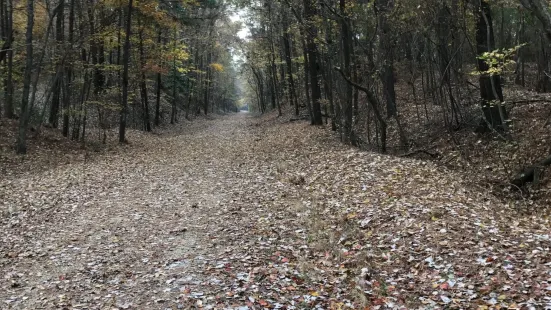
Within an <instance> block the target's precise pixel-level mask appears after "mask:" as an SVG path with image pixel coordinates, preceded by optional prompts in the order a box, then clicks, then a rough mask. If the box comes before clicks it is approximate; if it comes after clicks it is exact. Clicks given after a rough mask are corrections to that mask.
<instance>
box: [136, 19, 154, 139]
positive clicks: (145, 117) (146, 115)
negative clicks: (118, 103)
mask: <svg viewBox="0 0 551 310" xmlns="http://www.w3.org/2000/svg"><path fill="white" fill-rule="evenodd" d="M138 21H140V19H138ZM140 26H141V25H140ZM139 37H140V71H141V74H140V77H141V80H140V90H141V96H142V104H143V123H144V130H145V131H148V132H149V131H151V122H150V121H149V98H147V80H146V77H145V65H146V63H145V51H144V47H143V29H141V28H140V32H139Z"/></svg>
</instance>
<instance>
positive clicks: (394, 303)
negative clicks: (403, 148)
mask: <svg viewBox="0 0 551 310" xmlns="http://www.w3.org/2000/svg"><path fill="white" fill-rule="evenodd" d="M260 123H261V121H260V120H258V119H254V118H252V117H250V116H249V115H247V114H240V115H234V116H228V117H224V118H221V119H218V120H216V121H202V122H198V123H197V124H193V125H191V126H188V127H186V128H185V130H183V131H181V133H175V134H172V135H165V136H153V135H152V136H148V137H147V139H146V141H145V142H144V143H141V144H140V145H135V146H132V147H129V148H128V149H127V150H126V151H124V152H123V153H122V154H116V155H109V156H105V157H101V158H98V159H96V160H94V161H92V162H87V163H83V162H79V163H73V164H70V165H66V166H63V167H61V168H57V169H55V170H48V171H45V172H41V173H37V174H29V175H20V176H18V177H13V178H10V179H7V180H2V181H1V183H0V210H1V211H2V218H1V221H0V224H1V226H0V227H1V230H2V232H3V233H2V235H1V236H0V242H1V243H0V251H1V255H0V274H1V275H2V277H3V280H2V282H0V305H1V306H0V308H2V309H5V308H7V309H191V308H207V309H209V308H210V309H262V308H276V309H314V308H316V307H319V308H324V309H328V308H331V307H332V308H333V309H340V308H346V307H349V308H356V309H359V308H360V307H364V306H367V305H374V306H385V307H387V308H391V309H392V308H399V306H400V305H402V306H403V305H406V306H408V307H409V306H411V307H413V306H414V305H415V307H420V306H423V307H433V308H439V307H451V306H452V305H455V306H456V307H459V306H460V305H485V306H488V307H492V306H495V305H505V304H506V306H511V305H513V306H514V305H520V306H530V305H541V306H543V305H545V304H546V300H547V301H549V300H548V298H549V295H548V293H549V291H550V290H551V283H549V282H548V281H551V279H550V278H551V270H550V268H549V263H550V262H551V260H550V257H549V245H550V239H549V225H548V222H547V220H546V219H543V218H537V217H528V216H525V217H520V216H518V214H517V213H515V211H513V210H509V209H507V208H508V207H507V206H503V205H501V204H499V203H498V202H496V201H495V200H494V199H492V198H491V197H488V196H486V195H485V194H484V193H481V192H477V191H476V190H473V189H472V188H469V187H468V186H465V185H464V184H462V183H461V180H460V177H458V176H456V175H454V174H452V173H449V172H445V171H439V170H438V169H437V168H436V167H434V166H432V165H431V164H427V163H421V162H414V161H404V160H401V159H393V158H390V157H385V156H379V155H376V154H365V153H359V152H357V151H355V150H351V149H347V148H344V147H342V146H341V145H340V144H339V143H338V142H337V141H336V140H335V139H334V138H332V137H330V136H328V135H327V133H326V131H324V130H320V129H316V128H313V127H309V126H308V125H306V124H301V123H287V124H279V123H278V121H276V120H272V121H268V122H266V120H264V121H263V123H262V125H260ZM499 210H505V211H506V212H501V213H500V212H499ZM466 247H467V248H468V249H469V251H465V250H464V249H465V248H466ZM520 306H519V307H520Z"/></svg>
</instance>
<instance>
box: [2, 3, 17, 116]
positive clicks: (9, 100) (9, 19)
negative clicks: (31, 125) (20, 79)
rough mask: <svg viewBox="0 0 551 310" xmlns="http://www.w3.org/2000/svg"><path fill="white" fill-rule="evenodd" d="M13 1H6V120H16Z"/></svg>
mask: <svg viewBox="0 0 551 310" xmlns="http://www.w3.org/2000/svg"><path fill="white" fill-rule="evenodd" d="M12 1H13V0H7V1H6V4H5V6H6V13H5V16H6V17H5V20H6V25H5V30H6V34H5V35H6V40H5V43H4V44H5V45H6V47H7V48H8V50H7V51H6V56H7V71H8V72H7V75H6V79H5V80H4V91H5V103H4V116H5V117H6V118H14V117H15V115H14V113H13V92H14V87H13V49H12V48H11V43H12V42H13V2H12ZM0 62H1V61H0Z"/></svg>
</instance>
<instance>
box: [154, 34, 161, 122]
mask: <svg viewBox="0 0 551 310" xmlns="http://www.w3.org/2000/svg"><path fill="white" fill-rule="evenodd" d="M157 45H158V46H159V47H160V46H161V29H160V28H159V34H158V36H157ZM161 82H162V80H161V72H157V83H156V85H155V88H156V89H155V126H159V125H160V124H161Z"/></svg>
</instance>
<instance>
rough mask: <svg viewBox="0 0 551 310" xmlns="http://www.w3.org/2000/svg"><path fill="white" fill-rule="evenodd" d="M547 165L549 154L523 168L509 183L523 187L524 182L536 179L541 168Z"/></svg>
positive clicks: (549, 162) (549, 160) (549, 161)
mask: <svg viewBox="0 0 551 310" xmlns="http://www.w3.org/2000/svg"><path fill="white" fill-rule="evenodd" d="M549 165H551V156H549V157H547V158H546V159H544V160H542V161H541V162H539V163H537V164H535V165H533V166H530V167H528V168H526V169H524V170H523V171H522V172H521V173H519V174H517V175H516V176H515V178H514V179H513V180H511V184H513V185H515V186H517V187H523V186H524V185H526V183H530V182H534V181H537V180H538V178H539V175H540V173H541V169H542V168H543V167H547V166H549Z"/></svg>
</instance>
